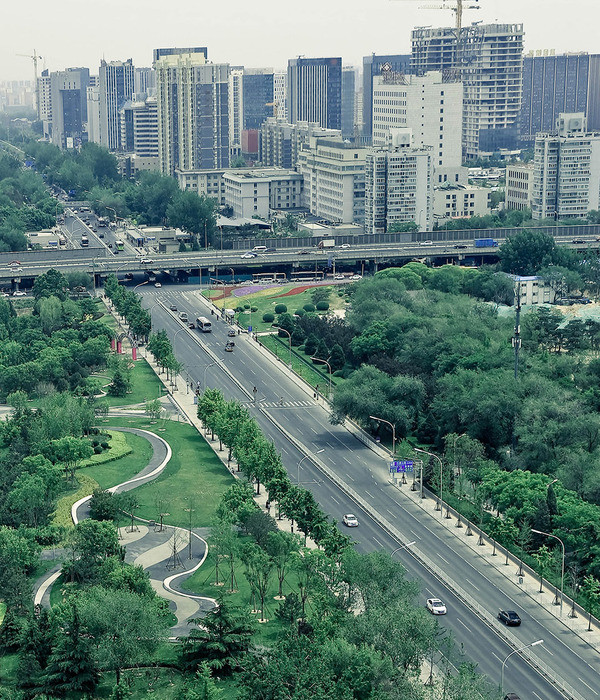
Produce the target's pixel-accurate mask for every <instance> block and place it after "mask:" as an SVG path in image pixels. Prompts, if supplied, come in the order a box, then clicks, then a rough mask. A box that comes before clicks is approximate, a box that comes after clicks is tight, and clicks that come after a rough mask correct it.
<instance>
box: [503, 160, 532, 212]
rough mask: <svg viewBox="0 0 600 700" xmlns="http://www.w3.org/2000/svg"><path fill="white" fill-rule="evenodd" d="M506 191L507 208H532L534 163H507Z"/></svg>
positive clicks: (520, 209)
mask: <svg viewBox="0 0 600 700" xmlns="http://www.w3.org/2000/svg"><path fill="white" fill-rule="evenodd" d="M504 192H505V197H504V204H505V206H506V208H507V209H515V210H518V211H522V210H523V209H530V208H531V201H532V196H533V163H514V164H512V165H511V164H510V163H507V165H506V186H505V190H504Z"/></svg>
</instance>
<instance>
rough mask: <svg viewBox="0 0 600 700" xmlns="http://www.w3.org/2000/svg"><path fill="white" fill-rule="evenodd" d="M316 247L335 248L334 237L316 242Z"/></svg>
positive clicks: (320, 248)
mask: <svg viewBox="0 0 600 700" xmlns="http://www.w3.org/2000/svg"><path fill="white" fill-rule="evenodd" d="M317 248H318V249H319V250H323V249H324V248H335V238H325V239H324V240H322V241H319V242H318V243H317Z"/></svg>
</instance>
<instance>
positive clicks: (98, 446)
mask: <svg viewBox="0 0 600 700" xmlns="http://www.w3.org/2000/svg"><path fill="white" fill-rule="evenodd" d="M94 454H95V455H99V454H102V448H101V447H100V445H94Z"/></svg>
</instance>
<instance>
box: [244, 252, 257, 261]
mask: <svg viewBox="0 0 600 700" xmlns="http://www.w3.org/2000/svg"><path fill="white" fill-rule="evenodd" d="M256 257H257V254H256V253H244V254H243V255H240V258H242V259H243V260H247V259H248V258H256Z"/></svg>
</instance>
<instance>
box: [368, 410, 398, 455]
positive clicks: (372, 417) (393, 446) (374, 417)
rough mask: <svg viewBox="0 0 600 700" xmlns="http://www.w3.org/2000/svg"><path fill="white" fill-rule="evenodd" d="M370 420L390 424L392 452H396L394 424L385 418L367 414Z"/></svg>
mask: <svg viewBox="0 0 600 700" xmlns="http://www.w3.org/2000/svg"><path fill="white" fill-rule="evenodd" d="M369 418H371V420H378V421H380V422H381V423H387V425H389V426H390V428H391V429H392V454H393V455H395V454H396V426H395V425H394V424H393V423H390V421H389V420H386V419H385V418H378V417H377V416H369Z"/></svg>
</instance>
